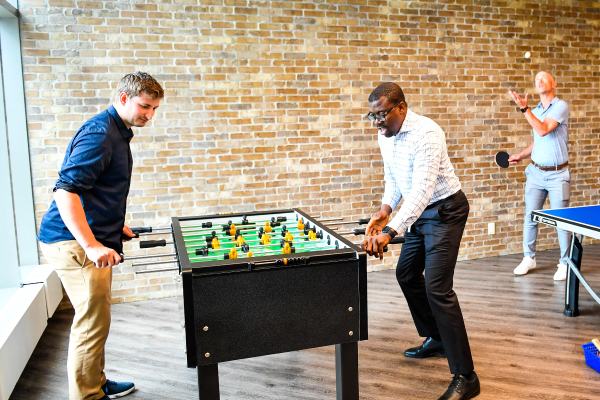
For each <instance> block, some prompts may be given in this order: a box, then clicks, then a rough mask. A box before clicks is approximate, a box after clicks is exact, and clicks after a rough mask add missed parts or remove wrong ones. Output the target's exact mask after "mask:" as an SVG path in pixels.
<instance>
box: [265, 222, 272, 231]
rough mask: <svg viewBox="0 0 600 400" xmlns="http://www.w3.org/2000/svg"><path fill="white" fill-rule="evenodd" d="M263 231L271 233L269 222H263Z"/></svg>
mask: <svg viewBox="0 0 600 400" xmlns="http://www.w3.org/2000/svg"><path fill="white" fill-rule="evenodd" d="M265 232H266V233H271V224H270V223H268V222H266V223H265Z"/></svg>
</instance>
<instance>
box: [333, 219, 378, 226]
mask: <svg viewBox="0 0 600 400" xmlns="http://www.w3.org/2000/svg"><path fill="white" fill-rule="evenodd" d="M370 220H371V219H370V218H361V219H359V220H358V221H343V222H334V223H331V224H325V225H326V226H331V225H365V224H368V223H369V221H370Z"/></svg>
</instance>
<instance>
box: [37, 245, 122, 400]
mask: <svg viewBox="0 0 600 400" xmlns="http://www.w3.org/2000/svg"><path fill="white" fill-rule="evenodd" d="M40 246H41V249H42V252H43V253H44V256H45V257H46V259H47V260H48V262H49V263H50V264H52V266H53V267H54V270H55V271H56V273H57V274H58V276H59V277H60V280H61V282H62V284H63V286H64V288H65V290H66V292H67V295H68V296H69V299H70V300H71V303H72V304H73V307H74V308H75V317H74V318H73V325H71V335H70V338H69V355H68V359H67V370H68V376H69V400H96V399H100V398H102V397H104V392H103V391H102V389H101V388H100V387H101V386H102V385H104V384H105V383H106V376H105V375H104V344H105V343H106V339H107V337H108V331H109V328H110V299H111V284H112V268H96V267H95V266H94V264H93V263H92V262H91V261H90V260H88V259H87V257H86V256H85V251H84V250H83V248H82V247H81V246H80V245H79V243H77V241H75V240H68V241H64V242H56V243H51V244H45V243H40ZM84 263H85V264H84ZM82 265H83V266H82Z"/></svg>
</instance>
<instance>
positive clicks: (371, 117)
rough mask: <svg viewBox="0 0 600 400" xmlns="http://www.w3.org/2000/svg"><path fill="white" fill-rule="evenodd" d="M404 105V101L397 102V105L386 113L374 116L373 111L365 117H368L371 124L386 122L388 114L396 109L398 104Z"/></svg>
mask: <svg viewBox="0 0 600 400" xmlns="http://www.w3.org/2000/svg"><path fill="white" fill-rule="evenodd" d="M400 103H402V100H401V101H399V102H397V103H396V104H394V105H393V106H392V107H391V108H390V109H388V110H387V111H386V112H384V113H377V114H373V113H372V112H371V111H369V112H368V113H367V115H365V116H366V117H367V119H368V120H369V121H371V122H385V119H386V117H387V116H388V114H389V113H390V112H391V111H392V110H393V109H394V108H396V106H397V105H398V104H400Z"/></svg>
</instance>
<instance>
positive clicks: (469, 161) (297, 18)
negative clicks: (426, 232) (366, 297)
mask: <svg viewBox="0 0 600 400" xmlns="http://www.w3.org/2000/svg"><path fill="white" fill-rule="evenodd" d="M19 4H20V11H21V15H22V24H21V38H22V45H23V65H24V73H25V80H26V83H25V85H26V101H27V117H28V123H29V137H30V143H31V158H32V169H33V174H34V190H35V202H36V215H37V220H38V223H39V220H40V218H41V216H42V215H43V213H44V212H45V211H46V209H47V207H48V205H49V203H50V201H51V199H52V193H51V189H52V187H53V185H54V181H55V179H56V177H57V170H58V168H59V166H60V163H61V161H62V158H63V156H64V151H65V148H66V146H67V144H68V141H69V140H70V138H71V136H72V135H73V134H74V132H75V131H76V130H77V128H78V127H79V126H80V125H81V124H82V123H83V122H84V121H85V120H86V119H88V118H90V117H91V116H93V115H94V114H96V113H98V112H99V111H101V110H103V109H105V108H107V107H108V106H109V105H110V103H111V99H112V98H113V96H114V89H115V87H116V83H117V82H118V80H119V79H120V78H121V77H122V76H123V75H124V74H126V73H128V72H131V71H134V70H142V71H146V72H149V73H151V74H152V75H154V76H155V77H156V78H157V79H158V80H159V81H160V82H161V83H162V84H163V86H164V88H165V91H166V97H165V99H164V101H163V104H162V105H161V107H160V109H159V112H158V113H157V115H156V117H155V120H154V121H153V122H152V124H151V125H150V127H149V128H144V129H136V137H135V139H134V140H133V142H132V143H133V145H132V147H133V153H134V158H135V167H134V177H133V183H132V190H131V193H130V199H129V207H128V216H127V223H128V224H129V225H130V226H138V225H152V226H165V225H168V223H169V217H171V216H174V215H180V216H182V215H199V214H206V213H215V212H224V211H252V210H265V209H273V208H285V207H299V208H302V209H304V210H306V211H308V212H309V213H311V214H313V215H317V214H318V215H321V216H323V217H336V216H343V217H345V218H346V219H347V220H351V219H356V218H358V217H365V216H368V215H370V214H371V213H372V212H373V211H374V210H376V209H378V208H379V205H380V199H381V195H382V192H383V183H382V178H383V166H382V162H381V157H380V154H379V149H378V147H377V140H376V134H377V133H376V131H375V130H374V129H373V128H372V127H371V125H370V124H369V123H368V121H367V120H366V119H365V118H364V114H365V113H366V112H367V109H368V103H367V97H368V94H369V93H370V91H371V90H372V89H373V88H374V87H375V86H376V85H377V84H379V83H381V82H382V81H394V82H397V83H398V84H399V85H400V86H402V87H403V88H404V90H405V93H406V96H407V101H408V104H409V107H410V108H411V109H412V110H413V111H415V112H417V113H420V114H424V115H427V116H429V117H431V118H433V119H434V120H435V121H436V122H437V123H439V124H440V126H441V127H442V128H443V129H444V130H445V132H446V135H447V143H448V150H449V154H450V157H451V159H452V162H453V164H454V167H455V168H456V171H457V174H458V176H459V178H460V181H461V183H462V185H463V190H464V191H465V193H466V194H467V196H468V198H469V199H470V202H471V215H470V218H469V222H468V225H467V228H466V232H465V237H464V239H463V247H462V250H461V253H460V257H461V258H462V259H466V258H471V259H472V258H480V257H489V256H497V255H502V254H510V253H519V252H521V248H522V245H521V227H522V221H523V214H524V202H523V194H524V183H525V176H524V169H525V164H524V165H521V166H518V167H513V168H510V169H507V170H500V169H499V168H497V167H496V166H495V165H494V162H493V155H494V154H495V153H496V152H497V151H499V150H507V151H509V152H516V151H517V150H520V149H521V148H524V147H526V146H527V145H528V143H529V141H530V140H531V139H532V136H531V130H530V129H529V126H528V124H527V123H526V121H525V119H524V118H523V117H522V115H521V114H520V113H519V112H518V111H517V110H516V107H515V106H514V105H513V104H512V101H511V100H510V98H509V96H508V94H507V92H508V90H509V89H512V90H517V91H518V92H519V93H522V94H523V93H524V92H525V91H528V92H529V93H534V91H533V80H534V76H535V73H536V72H537V71H539V70H540V69H547V70H549V71H551V72H552V73H554V75H555V77H556V79H557V81H558V84H559V86H558V88H557V95H558V96H559V97H560V98H562V99H564V100H566V101H567V102H568V103H569V105H570V107H571V115H570V155H571V173H572V181H573V182H574V185H573V190H572V204H573V205H586V204H594V203H598V202H599V200H600V196H599V194H598V189H599V187H600V185H599V183H598V174H599V172H600V170H599V164H598V161H599V157H600V148H599V147H600V139H599V138H598V134H599V133H600V128H598V126H597V124H594V123H593V122H592V118H593V117H595V118H596V119H597V117H598V111H599V104H600V101H599V99H600V96H599V94H598V93H599V90H600V78H599V66H600V61H599V54H600V38H599V32H600V3H598V2H597V1H575V0H572V1H570V0H562V1H559V0H547V1H543V0H542V1H539V0H536V1H530V0H522V1H485V0H476V1H466V0H458V1H455V0H443V1H392V0H390V1H365V0H355V1H350V2H348V1H332V0H328V1H245V0H199V1H196V0H173V1H163V0H160V1H159V0H147V1H135V0H126V1H69V0H64V1H54V0H21V1H20V2H19ZM527 51H529V52H531V58H525V57H524V54H525V52H527ZM533 97H534V99H533V101H531V103H530V104H536V103H537V101H538V97H537V96H533ZM489 222H495V223H496V232H497V233H496V234H495V235H488V234H487V225H488V223H489ZM556 246H557V241H556V235H555V234H554V233H553V231H552V230H551V229H548V228H542V229H541V234H540V237H539V248H540V249H547V248H553V247H556ZM160 250H162V249H159V251H156V250H155V252H160ZM126 251H127V254H130V255H134V254H141V252H140V250H139V249H138V247H137V246H136V245H133V246H129V247H128V248H126ZM398 254H399V247H396V248H395V250H394V251H393V252H392V254H390V255H389V256H388V257H386V258H385V260H384V262H383V263H380V262H379V261H373V262H371V265H370V268H371V269H383V268H391V267H393V266H394V261H395V259H396V256H397V255H398ZM133 271H134V269H133V268H132V267H131V266H130V265H129V264H127V265H125V266H122V267H119V268H115V277H114V279H115V283H114V293H113V295H114V301H116V302H121V301H133V300H139V299H146V298H153V297H160V296H167V295H172V294H173V293H174V287H173V275H172V274H170V273H162V274H152V275H143V276H135V275H134V273H133Z"/></svg>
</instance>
